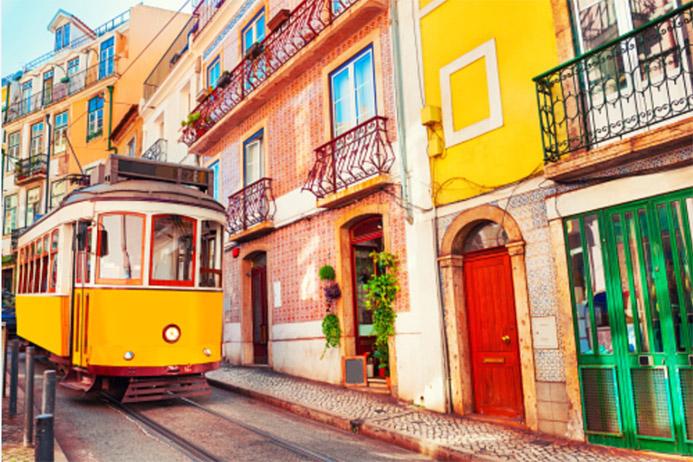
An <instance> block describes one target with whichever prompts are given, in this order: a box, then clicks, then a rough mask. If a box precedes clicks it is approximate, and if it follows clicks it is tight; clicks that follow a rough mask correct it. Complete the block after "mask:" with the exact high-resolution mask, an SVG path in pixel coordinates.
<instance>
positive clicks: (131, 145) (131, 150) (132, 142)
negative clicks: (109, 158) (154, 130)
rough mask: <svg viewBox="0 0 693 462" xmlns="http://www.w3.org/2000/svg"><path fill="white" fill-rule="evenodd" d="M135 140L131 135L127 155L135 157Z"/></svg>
mask: <svg viewBox="0 0 693 462" xmlns="http://www.w3.org/2000/svg"><path fill="white" fill-rule="evenodd" d="M136 143H137V140H136V139H135V137H134V136H133V137H132V139H131V140H130V141H128V157H135V153H136V152H137V151H136V150H135V148H136V147H137V144H136Z"/></svg>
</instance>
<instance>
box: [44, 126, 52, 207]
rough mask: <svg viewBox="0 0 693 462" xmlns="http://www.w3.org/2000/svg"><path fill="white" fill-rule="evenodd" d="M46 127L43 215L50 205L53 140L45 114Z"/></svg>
mask: <svg viewBox="0 0 693 462" xmlns="http://www.w3.org/2000/svg"><path fill="white" fill-rule="evenodd" d="M46 127H47V128H48V140H47V141H48V149H46V191H45V194H44V204H45V205H44V207H43V213H44V214H46V213H48V209H49V207H50V205H51V203H50V199H51V195H50V186H51V181H50V179H51V148H52V145H53V140H52V139H51V135H52V134H53V127H52V125H51V116H50V115H49V114H46Z"/></svg>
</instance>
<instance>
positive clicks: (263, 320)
mask: <svg viewBox="0 0 693 462" xmlns="http://www.w3.org/2000/svg"><path fill="white" fill-rule="evenodd" d="M250 277H251V284H252V288H251V294H252V304H253V361H254V362H255V364H267V359H268V355H267V339H268V332H267V330H268V325H267V318H268V316H267V268H266V267H264V266H256V267H254V268H252V269H251V270H250Z"/></svg>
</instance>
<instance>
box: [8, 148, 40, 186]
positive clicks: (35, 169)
mask: <svg viewBox="0 0 693 462" xmlns="http://www.w3.org/2000/svg"><path fill="white" fill-rule="evenodd" d="M47 160H48V157H47V156H46V155H45V154H34V155H33V156H31V157H27V158H26V159H19V160H18V161H17V162H16V163H15V166H14V183H15V184H16V185H22V184H26V183H29V182H31V181H34V180H39V179H43V178H46V166H47Z"/></svg>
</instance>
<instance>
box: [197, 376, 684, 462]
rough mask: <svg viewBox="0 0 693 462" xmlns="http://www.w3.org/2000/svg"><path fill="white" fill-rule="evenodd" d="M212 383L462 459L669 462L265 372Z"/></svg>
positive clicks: (215, 379) (217, 379)
mask: <svg viewBox="0 0 693 462" xmlns="http://www.w3.org/2000/svg"><path fill="white" fill-rule="evenodd" d="M207 377H208V378H209V379H212V380H214V381H218V382H221V383H224V384H227V385H229V386H230V387H231V388H232V389H234V390H237V391H240V392H246V393H248V394H250V395H251V396H254V397H256V398H260V399H262V398H261V396H263V395H264V396H265V397H267V398H269V399H270V401H272V402H274V403H275V404H279V405H283V406H284V407H289V406H290V405H297V406H299V407H303V408H305V409H306V410H308V412H310V411H317V412H318V413H322V414H327V415H332V416H334V417H336V418H337V419H343V420H344V421H348V422H359V423H360V424H361V425H362V428H363V429H364V430H366V429H369V430H371V432H369V433H375V434H376V435H377V434H380V435H381V436H382V437H383V439H390V440H393V441H395V440H402V439H404V440H407V441H409V442H418V444H419V445H420V446H421V447H423V448H429V450H431V449H432V448H439V449H442V450H443V451H446V452H447V451H450V452H451V453H452V454H453V455H456V456H458V457H459V458H464V457H465V456H467V457H472V459H473V460H506V461H532V462H534V461H537V462H539V461H549V460H551V461H566V462H567V461H578V460H580V461H583V460H589V461H604V462H607V461H610V462H611V461H613V462H615V461H624V462H626V461H627V462H645V461H652V460H653V459H655V460H656V459H661V460H664V458H663V457H662V456H661V455H652V454H638V453H634V452H631V453H629V452H627V451H619V450H614V449H610V448H605V447H598V446H595V445H587V444H582V443H577V442H572V441H568V440H562V439H557V438H554V437H550V436H545V435H541V434H535V433H531V432H527V431H523V430H516V429H512V428H507V427H503V426H500V425H494V424H491V423H485V422H479V421H476V420H471V419H464V418H458V417H452V416H449V415H442V414H437V413H433V412H429V411H425V410H422V409H420V408H417V407H414V406H408V405H405V404H402V403H396V402H394V401H392V400H390V399H388V398H385V397H382V396H379V395H374V394H370V393H364V392H359V391H355V390H348V389H344V388H341V387H336V386H333V385H328V384H321V383H316V382H312V381H308V380H303V379H300V378H295V377H291V376H288V375H284V374H279V373H277V372H274V371H272V370H270V369H266V368H246V367H226V368H222V369H219V370H217V371H214V372H210V373H208V374H207ZM280 401H281V402H283V403H280ZM434 452H435V451H434ZM671 460H678V459H671Z"/></svg>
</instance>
